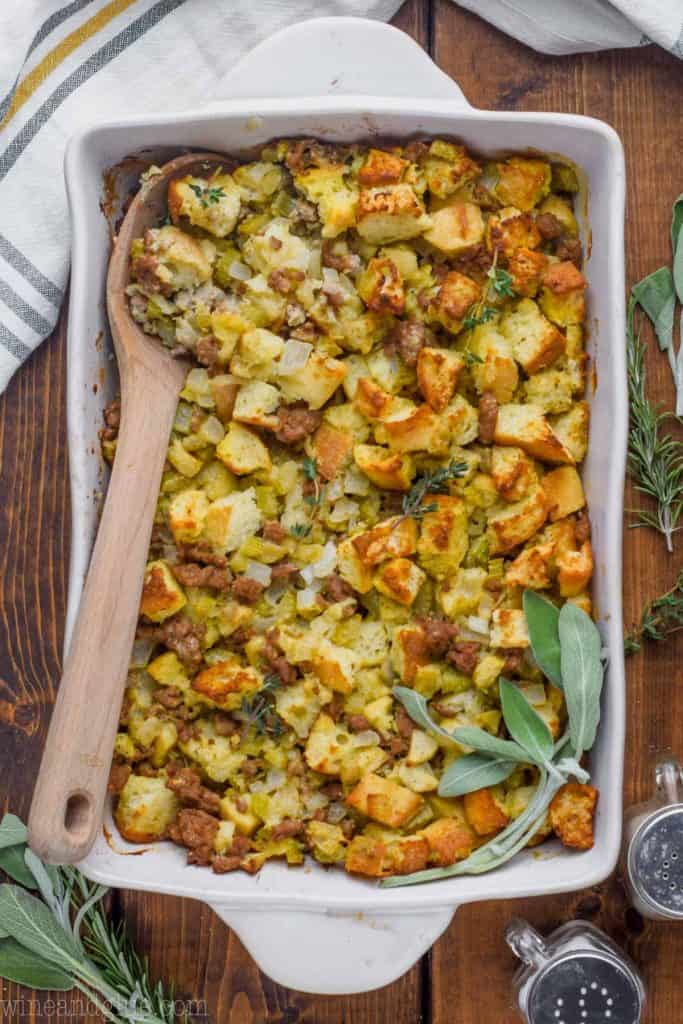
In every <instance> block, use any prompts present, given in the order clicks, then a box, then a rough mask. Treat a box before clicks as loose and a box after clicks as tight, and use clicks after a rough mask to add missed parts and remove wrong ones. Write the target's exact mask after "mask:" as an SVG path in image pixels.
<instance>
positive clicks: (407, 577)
mask: <svg viewBox="0 0 683 1024" xmlns="http://www.w3.org/2000/svg"><path fill="white" fill-rule="evenodd" d="M426 578H427V576H426V573H424V572H423V571H422V569H420V567H419V566H418V565H416V564H415V562H412V561H411V560H410V559H409V558H392V559H391V560H390V561H388V562H384V563H383V565H382V567H381V568H380V569H379V570H378V572H376V573H375V580H374V584H375V588H376V589H377V590H379V592H380V594H385V595H386V596H387V597H390V598H392V600H394V601H398V603H399V604H404V605H407V606H410V605H411V604H412V603H413V601H414V600H415V598H416V597H417V595H418V592H419V590H420V587H421V586H422V584H423V583H424V581H425V580H426Z"/></svg>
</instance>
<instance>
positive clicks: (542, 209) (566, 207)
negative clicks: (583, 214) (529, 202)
mask: <svg viewBox="0 0 683 1024" xmlns="http://www.w3.org/2000/svg"><path fill="white" fill-rule="evenodd" d="M538 212H539V214H540V213H552V215H553V217H554V218H555V220H557V221H559V222H560V224H561V225H562V228H563V233H564V234H565V235H569V236H570V237H571V238H575V237H576V235H577V234H578V233H579V228H578V225H577V223H576V217H575V216H574V211H573V209H572V205H571V203H570V202H568V201H567V200H566V199H563V198H562V196H558V195H553V194H551V195H549V196H546V198H545V199H544V200H543V202H542V203H541V205H540V206H539V208H538Z"/></svg>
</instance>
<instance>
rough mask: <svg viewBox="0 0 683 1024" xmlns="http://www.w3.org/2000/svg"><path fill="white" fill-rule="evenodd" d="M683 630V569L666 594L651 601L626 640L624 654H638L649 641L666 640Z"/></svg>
mask: <svg viewBox="0 0 683 1024" xmlns="http://www.w3.org/2000/svg"><path fill="white" fill-rule="evenodd" d="M681 629H683V569H682V570H681V572H680V573H679V576H678V579H677V580H676V582H675V584H674V585H673V587H672V588H671V590H667V592H666V593H665V594H662V595H661V596H660V597H657V598H655V600H654V601H650V602H649V604H647V605H646V606H645V608H644V609H643V611H642V614H641V616H640V621H639V622H638V624H637V625H636V626H634V627H633V629H632V630H631V631H630V632H629V633H627V634H626V637H625V638H624V653H625V654H636V653H637V652H638V651H639V650H641V648H642V646H643V643H644V642H645V641H647V640H666V639H667V638H668V637H670V636H671V635H672V634H673V633H678V632H679V630H681Z"/></svg>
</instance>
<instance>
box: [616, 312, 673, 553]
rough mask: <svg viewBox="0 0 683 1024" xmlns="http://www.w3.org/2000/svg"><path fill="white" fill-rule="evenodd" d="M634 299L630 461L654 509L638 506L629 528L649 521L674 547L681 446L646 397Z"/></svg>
mask: <svg viewBox="0 0 683 1024" xmlns="http://www.w3.org/2000/svg"><path fill="white" fill-rule="evenodd" d="M635 307H636V302H635V299H634V298H633V297H631V301H630V302H629V309H628V323H627V329H626V361H627V369H628V397H629V405H630V424H629V435H628V466H629V472H630V475H631V478H632V479H633V481H634V484H635V487H636V490H638V491H640V492H641V493H642V494H646V495H648V497H650V498H652V499H653V500H654V501H655V502H656V503H657V507H656V509H655V510H652V511H650V510H648V509H636V510H634V511H635V515H636V516H637V521H636V522H634V523H631V524H630V525H631V527H639V526H650V527H652V529H654V530H658V531H659V532H660V533H661V534H663V536H664V538H665V540H666V547H667V550H668V551H673V534H674V533H675V532H676V530H677V529H679V526H678V520H679V518H680V516H681V512H683V445H682V444H681V442H680V441H677V440H675V438H673V437H672V436H671V435H670V434H664V433H663V432H662V424H663V422H664V420H665V419H667V414H666V413H660V412H659V407H658V406H654V405H653V404H652V403H651V402H650V400H649V398H648V397H647V388H646V373H645V359H644V355H645V346H644V344H643V343H642V342H641V340H640V336H639V334H638V333H637V332H636V327H635Z"/></svg>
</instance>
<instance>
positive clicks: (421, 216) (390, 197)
mask: <svg viewBox="0 0 683 1024" xmlns="http://www.w3.org/2000/svg"><path fill="white" fill-rule="evenodd" d="M357 220H358V223H357V225H356V228H357V231H358V234H359V235H360V236H361V238H363V239H365V241H366V242H370V244H371V245H386V244H387V243H389V242H400V241H402V240H403V239H406V238H416V237H417V236H418V235H421V234H422V233H423V231H425V229H426V228H428V227H429V226H430V224H431V221H430V219H429V217H427V215H426V213H425V209H424V206H423V205H422V201H421V199H420V198H419V196H418V195H417V193H416V192H415V190H414V189H413V188H412V186H411V185H407V184H398V185H385V186H383V187H380V188H363V189H361V192H360V196H359V199H358V208H357Z"/></svg>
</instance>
